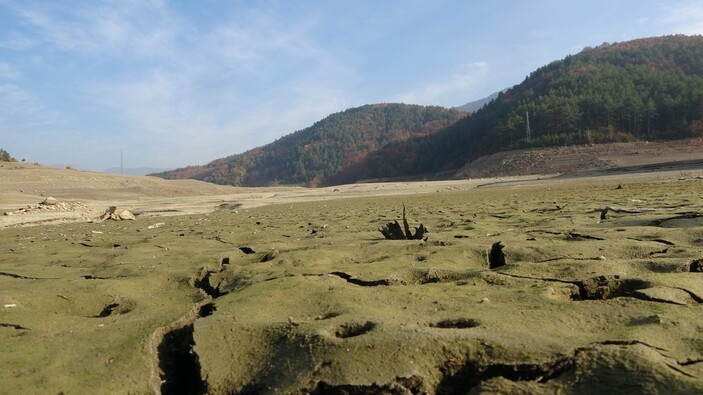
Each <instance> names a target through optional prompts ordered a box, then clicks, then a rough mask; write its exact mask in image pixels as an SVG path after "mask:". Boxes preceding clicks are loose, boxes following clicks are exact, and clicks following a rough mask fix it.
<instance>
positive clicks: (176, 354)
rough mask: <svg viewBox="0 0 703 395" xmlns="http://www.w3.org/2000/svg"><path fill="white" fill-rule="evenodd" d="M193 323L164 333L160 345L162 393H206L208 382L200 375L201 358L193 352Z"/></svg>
mask: <svg viewBox="0 0 703 395" xmlns="http://www.w3.org/2000/svg"><path fill="white" fill-rule="evenodd" d="M194 345H195V340H194V339H193V324H188V325H186V326H183V327H182V328H178V329H174V330H172V331H171V332H168V333H166V334H165V335H164V338H163V340H162V341H161V344H159V347H158V353H159V368H161V371H162V372H163V374H162V375H161V380H162V384H161V393H162V394H204V393H206V392H207V382H206V381H204V380H203V379H202V377H201V376H200V360H199V358H198V354H196V353H194V352H193V346H194Z"/></svg>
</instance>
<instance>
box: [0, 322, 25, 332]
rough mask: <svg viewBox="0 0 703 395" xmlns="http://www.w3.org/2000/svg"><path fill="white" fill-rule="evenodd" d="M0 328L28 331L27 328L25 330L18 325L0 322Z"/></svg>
mask: <svg viewBox="0 0 703 395" xmlns="http://www.w3.org/2000/svg"><path fill="white" fill-rule="evenodd" d="M0 328H13V329H17V330H25V331H28V330H29V328H25V327H23V326H22V325H20V324H8V323H6V322H0Z"/></svg>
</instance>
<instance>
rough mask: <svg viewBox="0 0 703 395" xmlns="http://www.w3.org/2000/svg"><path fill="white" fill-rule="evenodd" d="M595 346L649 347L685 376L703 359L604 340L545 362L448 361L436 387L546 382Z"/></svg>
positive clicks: (455, 389)
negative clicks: (677, 357) (497, 381)
mask: <svg viewBox="0 0 703 395" xmlns="http://www.w3.org/2000/svg"><path fill="white" fill-rule="evenodd" d="M598 346H620V347H631V346H643V347H647V348H650V349H652V350H654V351H655V352H656V353H658V354H659V355H660V356H661V357H662V358H663V359H664V361H663V362H664V364H665V365H666V366H667V367H669V368H670V369H672V370H674V371H676V372H678V373H680V374H682V375H685V376H688V377H693V376H692V375H691V374H689V373H688V372H686V371H684V370H683V369H682V367H684V366H688V365H692V364H695V363H700V362H703V360H687V361H683V362H678V361H675V360H674V361H672V358H671V357H669V356H668V355H666V354H665V353H664V351H667V350H666V349H663V348H661V347H657V346H653V345H650V344H647V343H645V342H642V341H639V340H605V341H601V342H596V343H591V344H589V345H587V346H584V347H579V348H576V349H574V350H572V351H571V352H568V353H566V354H557V355H555V356H553V357H552V358H549V359H548V360H546V361H544V362H536V363H488V364H486V363H480V362H477V361H465V362H464V364H463V365H460V366H457V365H453V364H447V365H445V366H443V367H442V368H441V370H442V372H443V373H444V378H443V379H442V380H441V381H440V383H439V385H438V386H437V388H436V393H437V394H454V393H466V392H468V391H469V390H470V389H471V388H473V387H475V386H477V385H479V384H481V382H483V381H487V380H490V379H493V378H497V377H502V378H504V379H507V380H510V381H533V382H537V383H546V382H548V381H549V380H553V379H556V378H558V377H559V376H561V375H563V374H564V373H566V372H568V371H571V370H574V369H577V368H578V359H577V357H578V355H579V354H581V353H584V352H590V351H595V349H596V347H598Z"/></svg>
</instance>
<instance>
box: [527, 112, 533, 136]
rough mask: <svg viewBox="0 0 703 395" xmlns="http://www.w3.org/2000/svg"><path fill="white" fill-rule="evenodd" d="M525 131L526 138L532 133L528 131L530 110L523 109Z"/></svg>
mask: <svg viewBox="0 0 703 395" xmlns="http://www.w3.org/2000/svg"><path fill="white" fill-rule="evenodd" d="M525 131H526V132H527V140H530V139H531V138H532V133H531V132H530V112H529V111H525Z"/></svg>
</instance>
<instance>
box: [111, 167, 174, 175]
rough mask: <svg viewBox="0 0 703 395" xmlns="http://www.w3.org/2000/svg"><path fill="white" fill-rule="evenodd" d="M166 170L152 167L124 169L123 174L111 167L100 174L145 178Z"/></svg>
mask: <svg viewBox="0 0 703 395" xmlns="http://www.w3.org/2000/svg"><path fill="white" fill-rule="evenodd" d="M167 170H168V169H157V168H153V167H134V168H124V173H122V169H120V168H119V167H111V168H109V169H106V170H103V171H102V173H109V174H124V175H126V176H145V175H148V174H152V173H160V172H164V171H167Z"/></svg>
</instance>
